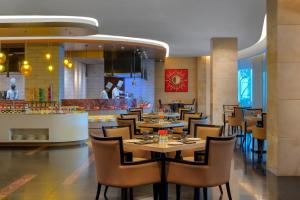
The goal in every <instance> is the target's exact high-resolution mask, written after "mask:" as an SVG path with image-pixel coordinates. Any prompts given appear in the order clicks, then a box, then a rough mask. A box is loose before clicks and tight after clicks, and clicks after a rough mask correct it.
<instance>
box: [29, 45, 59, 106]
mask: <svg viewBox="0 0 300 200" xmlns="http://www.w3.org/2000/svg"><path fill="white" fill-rule="evenodd" d="M25 51H26V55H27V60H28V61H29V63H30V65H31V66H32V73H31V75H29V76H28V77H26V78H25V99H26V100H33V99H34V98H33V96H34V91H35V93H38V89H39V88H42V89H44V90H45V98H46V99H47V96H48V95H47V94H48V90H47V89H48V87H49V85H50V84H51V83H52V91H53V100H54V101H58V100H60V99H62V98H63V95H64V66H63V57H64V49H63V47H62V46H61V45H51V49H50V52H51V55H52V65H53V67H54V70H53V71H52V72H49V71H48V65H49V61H48V60H46V58H45V54H46V53H48V52H49V47H48V45H47V44H28V45H27V48H26V49H25ZM35 96H38V95H37V94H36V95H35ZM35 100H38V99H35Z"/></svg>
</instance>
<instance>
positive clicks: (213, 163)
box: [167, 136, 235, 200]
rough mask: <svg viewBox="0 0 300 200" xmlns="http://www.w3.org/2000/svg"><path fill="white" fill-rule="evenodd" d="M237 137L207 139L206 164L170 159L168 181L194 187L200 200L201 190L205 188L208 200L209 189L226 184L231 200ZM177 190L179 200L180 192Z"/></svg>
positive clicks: (196, 197)
mask: <svg viewBox="0 0 300 200" xmlns="http://www.w3.org/2000/svg"><path fill="white" fill-rule="evenodd" d="M234 144H235V136H229V137H207V142H206V150H207V151H206V155H205V160H204V162H194V161H186V160H177V159H172V158H168V166H167V181H168V183H174V184H177V185H187V186H191V187H194V188H195V189H194V199H197V200H198V199H199V196H200V195H199V191H200V188H203V195H204V199H205V200H206V199H207V188H208V187H216V186H219V188H220V190H221V193H223V190H222V185H223V184H226V189H227V194H228V198H229V199H230V200H231V199H232V197H231V191H230V185H229V180H230V169H231V160H232V157H233V150H234ZM176 189H177V192H176V194H177V199H180V191H178V189H180V188H176Z"/></svg>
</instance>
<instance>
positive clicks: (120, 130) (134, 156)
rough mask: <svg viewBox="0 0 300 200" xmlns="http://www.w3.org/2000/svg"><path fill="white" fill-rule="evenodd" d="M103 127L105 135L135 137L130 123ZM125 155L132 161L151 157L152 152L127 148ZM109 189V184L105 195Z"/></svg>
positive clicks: (123, 137) (126, 138) (124, 137)
mask: <svg viewBox="0 0 300 200" xmlns="http://www.w3.org/2000/svg"><path fill="white" fill-rule="evenodd" d="M102 129H103V135H104V137H121V138H122V140H128V139H132V138H133V134H132V132H131V126H130V125H123V126H106V127H102ZM124 155H125V156H126V158H127V160H132V161H142V160H147V159H150V158H151V153H150V152H149V151H143V150H128V149H125V151H124ZM107 190H108V186H106V187H105V190H104V196H105V197H106V193H107Z"/></svg>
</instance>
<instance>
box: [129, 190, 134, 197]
mask: <svg viewBox="0 0 300 200" xmlns="http://www.w3.org/2000/svg"><path fill="white" fill-rule="evenodd" d="M129 199H130V200H133V188H129Z"/></svg>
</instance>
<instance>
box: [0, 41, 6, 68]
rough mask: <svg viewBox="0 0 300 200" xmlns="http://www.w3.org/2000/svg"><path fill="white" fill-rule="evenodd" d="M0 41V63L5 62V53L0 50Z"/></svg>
mask: <svg viewBox="0 0 300 200" xmlns="http://www.w3.org/2000/svg"><path fill="white" fill-rule="evenodd" d="M1 47H2V46H1V41H0V64H4V63H5V62H6V55H5V53H3V52H2V48H1Z"/></svg>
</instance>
